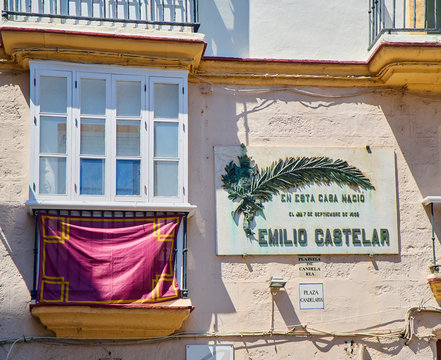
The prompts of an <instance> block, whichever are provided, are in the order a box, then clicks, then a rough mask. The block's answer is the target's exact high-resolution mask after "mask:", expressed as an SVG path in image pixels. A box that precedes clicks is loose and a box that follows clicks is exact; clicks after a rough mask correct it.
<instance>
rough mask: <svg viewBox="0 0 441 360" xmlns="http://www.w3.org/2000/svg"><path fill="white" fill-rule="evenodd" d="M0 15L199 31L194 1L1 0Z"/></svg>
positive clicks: (196, 4) (14, 17)
mask: <svg viewBox="0 0 441 360" xmlns="http://www.w3.org/2000/svg"><path fill="white" fill-rule="evenodd" d="M2 15H3V17H6V18H8V19H10V20H27V19H30V18H35V19H42V18H49V19H62V20H64V21H66V20H69V19H71V20H77V21H78V20H86V21H94V22H112V23H134V24H145V25H153V26H157V27H161V26H168V27H173V28H174V27H178V28H179V27H184V28H191V29H193V31H195V32H196V31H197V30H198V28H199V23H198V0H4V9H3V11H2Z"/></svg>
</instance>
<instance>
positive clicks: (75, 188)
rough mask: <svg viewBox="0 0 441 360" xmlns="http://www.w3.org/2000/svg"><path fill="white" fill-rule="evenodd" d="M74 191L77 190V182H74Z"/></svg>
mask: <svg viewBox="0 0 441 360" xmlns="http://www.w3.org/2000/svg"><path fill="white" fill-rule="evenodd" d="M74 191H75V192H77V184H74Z"/></svg>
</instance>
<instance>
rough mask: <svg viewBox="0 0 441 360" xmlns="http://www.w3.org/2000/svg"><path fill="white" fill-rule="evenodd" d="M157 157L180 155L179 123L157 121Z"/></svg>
mask: <svg viewBox="0 0 441 360" xmlns="http://www.w3.org/2000/svg"><path fill="white" fill-rule="evenodd" d="M155 157H178V123H168V122H155Z"/></svg>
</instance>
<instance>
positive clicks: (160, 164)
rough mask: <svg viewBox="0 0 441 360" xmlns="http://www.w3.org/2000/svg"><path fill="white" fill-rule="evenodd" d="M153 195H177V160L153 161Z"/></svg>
mask: <svg viewBox="0 0 441 360" xmlns="http://www.w3.org/2000/svg"><path fill="white" fill-rule="evenodd" d="M155 196H178V162H177V161H155Z"/></svg>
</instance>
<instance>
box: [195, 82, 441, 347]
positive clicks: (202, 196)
mask: <svg viewBox="0 0 441 360" xmlns="http://www.w3.org/2000/svg"><path fill="white" fill-rule="evenodd" d="M199 87H200V89H199ZM207 88H211V87H210V86H208V87H207V86H206V85H204V86H202V85H194V91H192V92H191V93H192V94H193V95H192V96H191V98H190V101H191V106H189V108H190V109H191V110H190V111H191V112H193V113H190V114H189V117H190V118H191V119H192V125H193V126H192V127H191V128H190V143H191V144H193V146H191V148H190V169H189V170H190V171H189V173H190V179H189V182H190V184H206V186H204V187H203V188H200V187H198V188H197V189H195V188H192V189H190V197H191V199H190V200H191V202H192V203H195V204H197V205H198V211H197V214H196V215H195V217H194V218H193V219H191V221H190V225H189V226H190V233H189V239H190V240H189V241H190V242H192V243H191V244H190V259H191V260H190V262H189V283H190V287H191V289H190V297H191V298H192V301H194V305H195V308H196V310H195V314H196V313H197V314H198V316H197V317H196V316H195V317H194V318H192V317H190V319H189V323H188V324H189V328H196V329H207V330H208V329H209V328H210V325H213V323H215V324H216V323H217V321H218V320H217V319H218V318H219V319H220V320H219V321H222V318H224V317H223V316H222V315H221V314H231V313H240V312H241V309H240V306H241V303H240V301H238V299H240V297H239V296H237V295H236V294H235V291H239V290H237V289H236V285H237V284H241V283H244V284H247V281H246V280H248V281H249V282H252V281H255V282H256V283H257V282H259V283H261V285H259V286H262V288H263V287H264V286H265V285H264V284H263V282H262V281H265V280H262V279H263V278H261V277H259V275H261V274H268V273H269V272H268V271H269V270H268V267H269V266H268V265H269V264H272V263H276V264H277V265H279V266H281V265H285V267H286V269H287V271H288V273H292V274H295V269H294V267H295V266H296V265H297V263H298V260H297V257H294V258H293V257H292V256H265V257H263V256H262V257H258V256H250V257H247V258H242V257H235V256H222V257H219V256H216V248H215V244H216V240H215V239H216V223H215V217H216V206H215V189H214V182H215V181H214V180H215V179H214V169H213V166H214V160H213V146H216V145H224V146H228V145H239V144H240V143H242V142H244V143H245V144H246V145H247V146H248V145H249V146H252V145H254V146H259V145H260V146H262V145H273V146H362V147H364V146H366V145H367V144H369V145H370V146H371V147H372V148H373V149H374V148H375V147H381V146H387V147H393V148H395V152H396V155H397V162H398V164H399V167H397V193H398V194H397V195H399V196H397V199H398V204H397V206H398V209H399V211H398V217H399V218H398V224H399V226H400V228H399V233H400V234H403V235H402V236H403V238H404V240H405V243H404V244H403V241H402V240H400V249H401V250H400V253H399V254H397V255H376V256H375V259H370V258H369V257H368V256H365V255H349V256H338V255H329V256H326V255H324V256H322V262H323V264H324V268H325V269H327V268H328V267H329V264H342V265H343V264H344V265H345V266H344V267H342V269H343V270H342V274H341V275H342V277H343V278H344V279H346V280H348V281H353V282H354V284H359V281H360V279H359V278H358V276H359V275H360V271H363V272H365V271H370V272H376V271H377V270H379V269H381V271H383V272H387V273H388V274H389V275H390V279H397V280H400V279H402V274H403V268H402V266H401V264H404V265H408V266H410V270H411V271H410V272H409V276H410V277H411V278H412V279H414V280H417V281H418V283H419V284H420V288H419V289H420V290H421V292H417V293H414V294H406V293H405V292H406V290H405V289H403V290H402V292H403V293H401V292H400V293H399V294H397V296H399V297H400V296H401V297H403V298H405V301H406V302H407V303H409V304H413V303H415V302H419V301H420V300H421V299H420V297H423V295H424V296H426V295H427V296H429V295H430V296H431V294H430V293H428V294H429V295H428V294H423V293H422V291H426V290H427V291H429V292H430V290H429V289H428V287H427V284H425V283H424V282H420V280H421V279H422V278H424V276H425V273H426V272H428V269H427V267H428V266H429V265H430V259H431V240H430V231H429V228H428V220H429V219H428V217H427V216H426V214H425V212H424V211H423V207H422V204H421V199H422V196H427V195H440V192H441V191H439V178H440V176H441V153H440V151H441V150H440V142H441V138H440V135H439V134H440V129H441V117H440V116H439V114H441V102H440V101H436V100H434V101H432V99H429V98H427V97H419V96H418V95H416V94H411V93H403V92H401V91H398V90H378V91H376V90H372V89H365V90H362V91H352V90H349V89H334V90H331V89H321V90H317V89H309V91H311V94H313V93H320V94H322V95H323V96H316V97H314V96H311V94H302V93H301V92H296V91H294V90H295V89H292V90H293V91H292V92H290V91H287V89H279V90H277V89H276V90H274V89H273V90H271V89H269V90H268V91H267V92H262V91H259V92H257V91H256V92H253V91H252V89H247V91H240V88H239V89H237V88H236V87H234V86H231V87H228V88H227V87H221V86H219V87H213V88H212V89H211V90H210V91H208V90H207ZM201 89H203V90H201ZM200 90H201V91H200ZM330 127H334V128H336V129H337V130H338V131H339V135H338V136H331V135H332V134H330V133H329V128H330ZM293 128H295V131H293V130H292V129H293ZM367 129H370V130H367ZM333 134H337V133H336V132H335V131H334V132H333ZM204 165H205V166H204ZM428 165H430V166H428ZM437 191H438V193H437ZM400 200H401V203H400ZM435 219H439V225H437V227H436V228H435V231H436V234H437V235H441V206H440V209H439V210H437V211H436V213H435ZM427 235H428V238H427V239H425V236H427ZM439 237H440V236H438V238H439ZM412 247H415V248H418V249H420V250H421V253H420V254H421V255H420V256H418V257H417V258H415V259H414V261H412V262H409V260H406V261H404V260H403V258H406V259H409V256H412ZM202 259H203V260H202ZM201 263H202V264H204V265H205V266H204V271H198V269H200V265H201ZM362 263H364V264H363V266H360V265H361V264H362ZM245 267H247V268H248V271H243V270H244V269H245ZM253 270H256V271H253ZM266 280H267V279H266ZM237 286H238V285H237ZM243 291H245V289H243ZM400 291H401V290H400ZM427 296H426V297H427ZM295 297H296V294H294V293H287V294H286V297H279V298H277V299H276V300H277V302H276V304H275V305H276V310H277V312H278V313H279V314H280V316H281V317H282V320H283V323H284V324H285V325H287V326H288V325H292V324H295V323H298V322H299V319H298V316H300V315H299V312H298V310H296V307H297V305H296V302H295V301H294V299H295ZM202 299H203V300H202ZM403 301H404V300H403ZM269 305H270V304H269V303H268V307H269ZM265 311H266V308H265ZM266 314H267V313H265V314H263V316H264V317H266V316H267V315H266ZM213 317H214V318H213ZM213 319H214V320H213ZM301 320H302V319H300V321H301ZM390 320H391V319H385V321H386V322H387V321H390ZM281 324H282V323H281V322H280V319H279V321H278V322H277V325H278V326H280V325H281ZM395 346H397V347H395ZM412 346H418V345H412ZM401 347H402V346H401V344H398V345H397V343H394V344H393V345H391V347H390V348H384V347H381V346H379V350H378V351H383V352H387V353H391V354H394V353H397V354H398V353H399V351H400V350H399V349H400V348H401ZM380 348H381V349H382V350H380ZM324 351H325V350H324Z"/></svg>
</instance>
